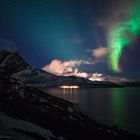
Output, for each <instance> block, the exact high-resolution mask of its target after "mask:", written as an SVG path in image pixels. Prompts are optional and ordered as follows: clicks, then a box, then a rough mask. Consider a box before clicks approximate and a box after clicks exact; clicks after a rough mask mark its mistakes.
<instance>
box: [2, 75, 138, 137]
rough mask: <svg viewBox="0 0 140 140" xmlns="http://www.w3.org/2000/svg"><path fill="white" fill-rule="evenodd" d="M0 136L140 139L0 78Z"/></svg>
mask: <svg viewBox="0 0 140 140" xmlns="http://www.w3.org/2000/svg"><path fill="white" fill-rule="evenodd" d="M0 86H1V87H0V136H1V137H2V136H3V137H11V138H12V139H15V140H16V139H18V140H22V139H23V138H25V139H29V140H30V139H35V140H43V139H44V140H48V139H50V140H79V139H80V140H87V139H88V140H91V139H95V140H96V139H98V140H99V139H109V140H120V139H124V140H128V139H140V137H139V136H136V135H134V134H131V133H128V132H126V131H124V130H120V129H117V128H116V127H108V126H106V125H102V124H100V123H98V122H97V121H96V120H92V119H90V118H89V117H88V116H86V115H84V114H82V113H81V112H80V111H79V110H78V109H77V108H75V106H74V104H72V103H70V102H68V101H65V100H63V99H59V98H57V97H53V96H51V95H49V94H46V93H44V92H42V91H41V90H39V89H37V88H34V87H29V86H26V85H25V84H24V83H22V82H21V81H17V80H15V79H13V78H10V77H8V76H4V75H0Z"/></svg>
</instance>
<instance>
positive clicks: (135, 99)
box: [46, 88, 140, 134]
mask: <svg viewBox="0 0 140 140" xmlns="http://www.w3.org/2000/svg"><path fill="white" fill-rule="evenodd" d="M46 92H47V93H50V94H51V95H54V96H57V97H60V98H63V99H66V100H69V101H71V102H75V103H76V104H77V106H78V107H79V108H80V110H81V111H82V112H84V113H86V114H88V115H89V116H91V117H92V118H93V119H96V120H98V121H99V122H101V123H103V124H107V125H111V126H112V125H116V126H117V127H118V128H123V129H125V130H128V131H129V132H133V133H137V134H140V109H139V107H140V88H91V89H88V88H82V89H80V88H79V89H65V88H64V89H61V88H50V89H47V90H46Z"/></svg>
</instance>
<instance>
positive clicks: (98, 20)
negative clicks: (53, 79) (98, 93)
mask: <svg viewBox="0 0 140 140" xmlns="http://www.w3.org/2000/svg"><path fill="white" fill-rule="evenodd" d="M137 5H140V2H139V1H137V0H133V2H132V1H130V0H117V1H116V2H114V0H94V1H93V0H0V48H6V49H8V50H11V51H18V52H19V53H20V54H21V55H22V57H23V58H24V59H25V60H26V61H27V62H28V63H30V64H31V65H33V66H35V67H37V68H42V67H44V66H45V65H48V64H50V63H51V62H54V61H55V64H56V63H59V64H62V65H67V64H71V61H73V62H74V64H73V63H72V64H71V65H70V67H74V68H75V67H77V68H78V69H80V71H85V72H99V73H100V72H102V73H112V72H124V73H125V72H139V71H140V59H139V58H140V46H139V45H140V35H139V33H140V23H139V21H140V15H139V13H140V11H139V9H140V6H137ZM66 62H68V63H67V64H66ZM51 64H52V65H53V64H54V63H51ZM51 64H50V65H51ZM56 66H57V65H56ZM66 67H67V66H66ZM70 67H69V68H70Z"/></svg>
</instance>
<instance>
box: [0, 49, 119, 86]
mask: <svg viewBox="0 0 140 140" xmlns="http://www.w3.org/2000/svg"><path fill="white" fill-rule="evenodd" d="M0 73H1V74H8V75H10V76H11V77H12V78H15V79H17V80H20V81H22V82H24V83H25V84H28V85H31V86H36V87H43V88H46V87H53V86H61V85H78V86H80V87H98V86H105V87H107V86H117V85H116V84H114V83H112V82H109V81H90V80H88V79H85V78H80V77H75V76H67V77H66V76H56V75H53V74H50V73H47V72H45V71H43V70H40V69H37V68H34V67H32V66H30V65H29V64H28V63H27V62H25V61H24V59H23V58H22V57H21V56H20V55H19V54H18V53H15V52H7V51H0Z"/></svg>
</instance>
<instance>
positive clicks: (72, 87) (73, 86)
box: [60, 85, 79, 89]
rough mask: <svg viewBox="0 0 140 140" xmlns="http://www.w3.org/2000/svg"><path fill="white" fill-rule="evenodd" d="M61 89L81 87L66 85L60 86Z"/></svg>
mask: <svg viewBox="0 0 140 140" xmlns="http://www.w3.org/2000/svg"><path fill="white" fill-rule="evenodd" d="M60 88H64V89H65V88H79V86H77V85H71V86H66V85H64V86H60Z"/></svg>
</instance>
